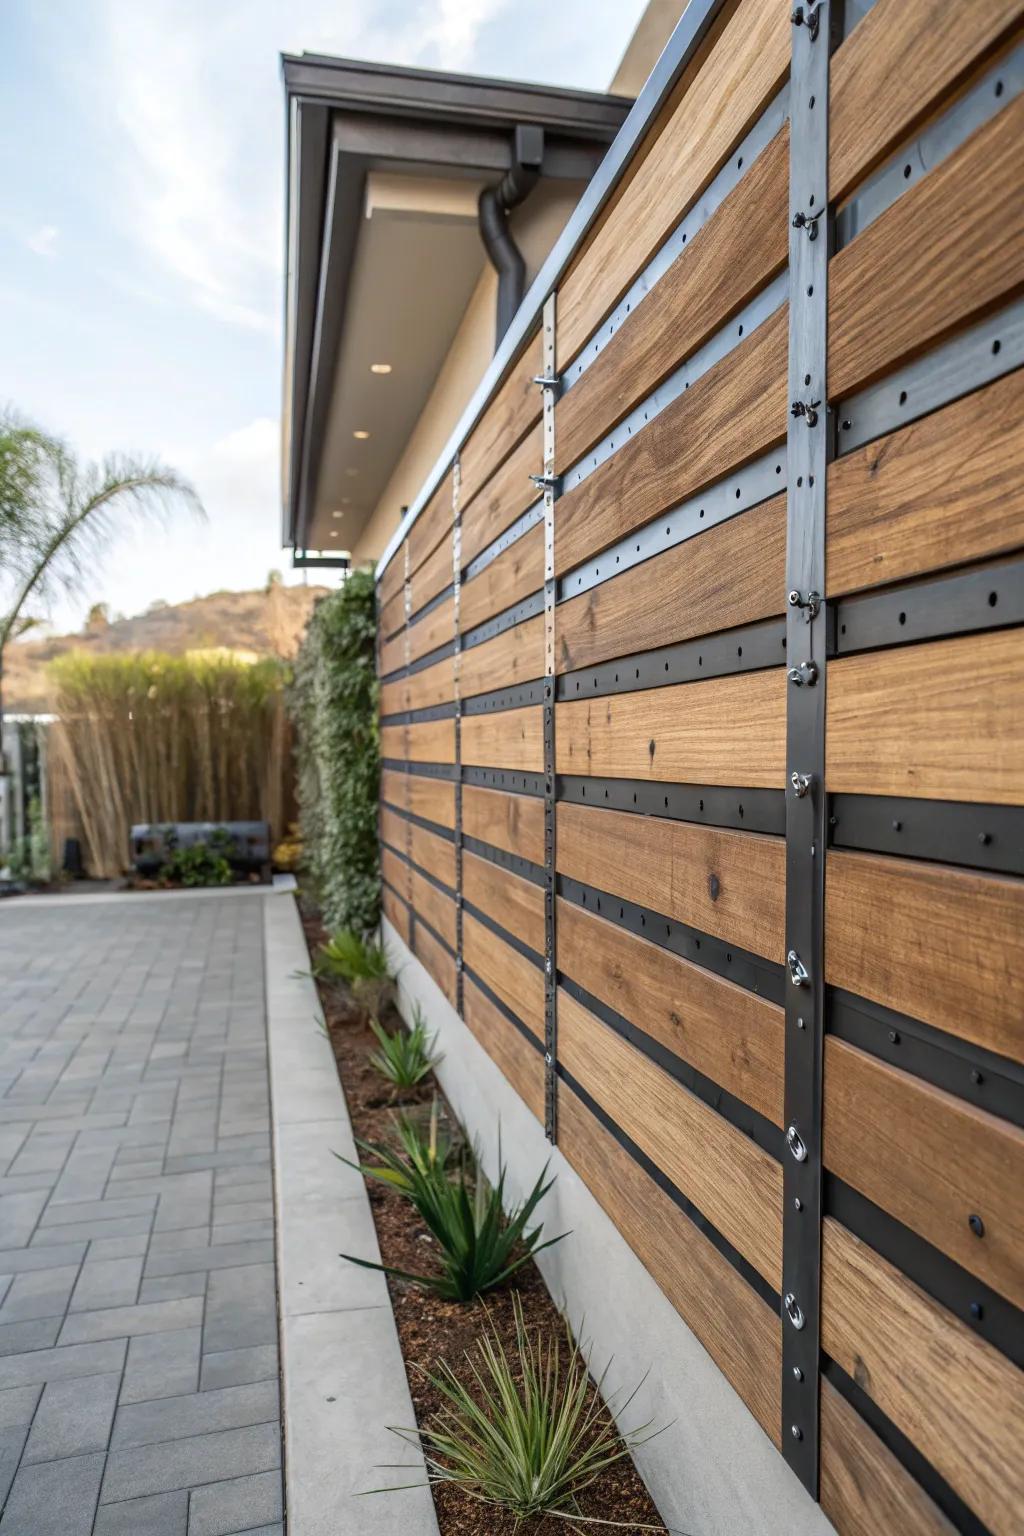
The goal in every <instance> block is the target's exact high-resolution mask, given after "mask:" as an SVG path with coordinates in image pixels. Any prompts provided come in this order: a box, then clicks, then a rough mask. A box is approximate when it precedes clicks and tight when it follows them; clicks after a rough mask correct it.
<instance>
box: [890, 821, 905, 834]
mask: <svg viewBox="0 0 1024 1536" xmlns="http://www.w3.org/2000/svg"><path fill="white" fill-rule="evenodd" d="M892 829H893V831H894V832H902V831H903V823H902V821H894V822H893V824H892Z"/></svg>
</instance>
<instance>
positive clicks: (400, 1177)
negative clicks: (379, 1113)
mask: <svg viewBox="0 0 1024 1536" xmlns="http://www.w3.org/2000/svg"><path fill="white" fill-rule="evenodd" d="M356 1146H357V1147H358V1148H359V1150H360V1152H364V1153H366V1154H367V1156H368V1157H371V1158H373V1159H374V1161H373V1162H366V1163H354V1162H352V1160H351V1159H350V1158H347V1157H342V1156H341V1153H340V1152H336V1153H335V1154H334V1155H335V1157H336V1158H338V1160H339V1162H342V1163H344V1164H345V1165H346V1166H347V1167H349V1168H354V1169H355V1170H356V1171H357V1172H358V1173H361V1174H363V1175H364V1176H365V1177H366V1178H368V1179H379V1180H380V1182H381V1183H382V1184H387V1185H389V1186H390V1188H392V1189H397V1190H398V1192H399V1194H402V1195H405V1196H407V1197H408V1199H410V1200H411V1201H412V1202H413V1204H414V1205H416V1206H417V1207H419V1205H420V1203H421V1201H422V1199H423V1196H422V1193H421V1192H422V1191H423V1190H424V1189H425V1188H426V1187H427V1186H428V1185H430V1184H432V1183H433V1182H434V1181H435V1180H438V1179H447V1178H448V1169H449V1166H450V1164H451V1160H452V1156H453V1153H454V1142H453V1140H452V1137H451V1136H450V1135H449V1133H448V1132H447V1131H446V1130H445V1129H444V1128H443V1127H442V1126H441V1119H440V1105H439V1103H438V1100H437V1099H436V1098H435V1099H434V1102H433V1103H432V1104H431V1106H430V1118H429V1121H428V1129H427V1134H426V1136H424V1134H423V1131H422V1129H421V1126H420V1123H419V1117H417V1118H415V1119H414V1118H413V1117H412V1116H411V1115H405V1114H401V1115H399V1116H398V1118H397V1119H396V1121H395V1141H394V1142H393V1143H391V1144H389V1143H388V1142H383V1141H364V1140H363V1138H362V1137H360V1136H357V1137H356Z"/></svg>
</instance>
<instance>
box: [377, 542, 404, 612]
mask: <svg viewBox="0 0 1024 1536" xmlns="http://www.w3.org/2000/svg"><path fill="white" fill-rule="evenodd" d="M404 586H405V545H404V544H399V546H398V548H397V549H396V550H395V552H394V554H393V555H392V556H391V559H390V560H389V561H388V563H387V565H386V566H385V568H384V570H383V572H382V573H381V576H380V579H379V581H378V582H377V602H378V603H379V604H380V605H381V606H382V607H383V605H384V604H385V603H388V602H390V601H391V599H392V598H393V597H395V596H396V595H397V594H398V593H400V592H401V591H402V589H403V588H404Z"/></svg>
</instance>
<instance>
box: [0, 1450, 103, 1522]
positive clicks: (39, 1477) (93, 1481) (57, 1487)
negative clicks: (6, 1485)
mask: <svg viewBox="0 0 1024 1536" xmlns="http://www.w3.org/2000/svg"><path fill="white" fill-rule="evenodd" d="M103 1460H104V1458H103V1456H102V1455H95V1456H67V1457H65V1458H64V1460H63V1461H41V1462H36V1463H33V1464H32V1465H31V1466H26V1465H25V1464H24V1463H23V1464H22V1465H21V1466H20V1467H19V1468H18V1475H17V1476H16V1477H15V1479H14V1485H13V1487H12V1488H11V1496H10V1498H9V1499H8V1501H7V1505H6V1508H5V1509H4V1514H3V1531H4V1536H7V1533H8V1532H10V1536H89V1533H90V1532H91V1531H92V1525H93V1516H94V1514H95V1510H96V1496H97V1494H98V1493H99V1489H100V1481H101V1479H102V1477H103Z"/></svg>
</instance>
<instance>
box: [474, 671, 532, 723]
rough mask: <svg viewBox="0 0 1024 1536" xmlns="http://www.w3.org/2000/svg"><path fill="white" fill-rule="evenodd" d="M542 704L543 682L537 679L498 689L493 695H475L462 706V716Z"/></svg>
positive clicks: (486, 713)
mask: <svg viewBox="0 0 1024 1536" xmlns="http://www.w3.org/2000/svg"><path fill="white" fill-rule="evenodd" d="M543 702H544V681H543V679H542V678H537V679H536V681H534V682H531V683H516V684H514V685H513V687H511V688H499V689H497V690H496V692H494V693H475V694H473V695H471V697H470V698H468V699H465V700H464V701H463V705H462V713H463V714H464V715H489V714H491V713H493V712H498V711H500V710H503V709H521V708H523V707H524V706H525V705H527V704H542V703H543Z"/></svg>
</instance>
